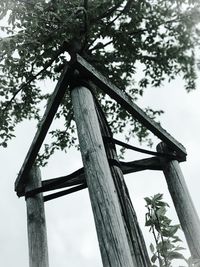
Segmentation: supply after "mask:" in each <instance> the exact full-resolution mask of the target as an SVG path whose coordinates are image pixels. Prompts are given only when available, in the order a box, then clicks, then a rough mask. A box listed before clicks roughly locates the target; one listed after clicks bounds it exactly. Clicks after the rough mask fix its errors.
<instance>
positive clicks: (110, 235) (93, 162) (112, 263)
mask: <svg viewBox="0 0 200 267" xmlns="http://www.w3.org/2000/svg"><path fill="white" fill-rule="evenodd" d="M71 96H72V104H73V108H74V114H75V121H76V125H77V130H78V137H79V143H80V150H81V154H82V159H83V164H84V168H85V175H86V180H87V185H88V189H89V194H90V200H91V205H92V208H93V214H94V219H95V224H96V229H97V235H98V240H99V245H100V251H101V256H102V261H103V266H104V267H125V266H126V267H134V266H135V267H136V265H135V264H134V263H133V261H132V257H131V251H130V247H129V244H128V240H127V236H126V232H125V228H124V225H123V219H122V214H121V211H120V205H119V200H118V197H117V192H116V188H115V186H114V182H113V179H112V175H111V172H110V167H109V164H108V161H107V157H106V152H105V149H104V144H103V140H102V137H101V132H100V128H99V123H98V118H97V114H96V111H95V105H94V101H93V97H92V94H91V92H90V90H89V89H87V88H86V87H83V86H77V87H75V88H74V89H72V92H71Z"/></svg>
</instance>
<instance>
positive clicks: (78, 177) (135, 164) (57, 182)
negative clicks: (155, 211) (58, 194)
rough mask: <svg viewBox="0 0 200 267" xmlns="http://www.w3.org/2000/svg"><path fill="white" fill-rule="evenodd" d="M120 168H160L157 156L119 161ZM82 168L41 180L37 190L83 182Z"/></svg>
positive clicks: (53, 188)
mask: <svg viewBox="0 0 200 267" xmlns="http://www.w3.org/2000/svg"><path fill="white" fill-rule="evenodd" d="M119 163H120V168H121V170H122V172H123V174H128V173H133V172H139V171H144V170H162V167H161V164H160V160H159V158H157V157H152V158H145V159H140V160H135V161H130V162H122V161H120V162H119ZM85 181H86V179H85V174H84V169H83V168H81V169H79V170H77V171H75V172H74V173H72V174H70V175H66V176H62V177H57V178H51V179H48V180H44V181H42V187H41V188H40V189H41V190H40V191H39V192H47V191H51V190H56V189H62V188H65V187H71V186H75V185H80V184H82V183H85Z"/></svg>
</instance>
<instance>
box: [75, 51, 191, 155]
mask: <svg viewBox="0 0 200 267" xmlns="http://www.w3.org/2000/svg"><path fill="white" fill-rule="evenodd" d="M74 64H75V67H76V68H77V69H78V70H79V71H80V72H81V74H82V73H83V74H84V76H85V77H87V78H88V79H91V80H92V81H93V82H94V83H95V84H96V85H97V86H98V87H99V88H100V89H101V90H102V91H104V92H105V93H106V94H108V95H109V96H110V97H111V98H113V99H114V100H116V101H117V102H118V103H120V104H121V106H122V107H123V108H125V109H126V110H127V111H128V112H129V113H130V114H131V115H133V116H134V118H135V119H137V120H138V121H139V122H140V123H141V124H142V125H144V126H145V127H146V128H147V129H148V130H150V131H151V132H152V133H153V134H155V135H156V136H157V137H159V138H160V139H161V140H162V141H163V142H165V143H166V144H167V145H168V146H169V147H170V148H171V149H172V150H174V151H175V152H177V153H178V156H180V157H181V158H182V159H184V160H185V159H186V155H187V152H186V149H185V148H184V146H183V145H182V144H181V143H179V142H178V141H177V140H176V139H174V138H173V137H172V136H171V135H170V134H169V133H168V132H167V131H166V130H164V129H163V128H162V127H161V126H160V125H159V124H158V123H156V122H155V121H154V120H152V119H151V118H150V117H149V116H148V115H147V114H146V113H145V112H144V111H143V110H142V109H141V108H139V107H138V106H137V105H136V104H135V103H133V101H132V100H131V97H130V96H129V95H127V94H126V93H125V92H123V91H122V90H120V89H119V88H118V87H116V86H115V85H114V84H112V83H111V82H110V80H109V79H108V78H106V77H105V76H103V75H102V74H101V73H100V72H98V71H97V70H96V69H95V68H94V67H93V66H92V65H90V64H89V63H88V62H87V61H86V60H85V59H83V58H82V57H81V56H80V55H78V54H77V55H76V57H75V58H74Z"/></svg>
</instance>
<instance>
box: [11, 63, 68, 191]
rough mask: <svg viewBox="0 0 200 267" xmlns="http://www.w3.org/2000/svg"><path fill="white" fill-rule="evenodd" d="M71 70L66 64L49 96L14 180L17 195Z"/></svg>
mask: <svg viewBox="0 0 200 267" xmlns="http://www.w3.org/2000/svg"><path fill="white" fill-rule="evenodd" d="M71 71H72V70H71V68H70V67H69V66H68V65H66V66H65V68H64V70H63V72H62V75H61V77H60V79H59V81H58V83H57V85H56V87H55V90H54V92H53V94H52V96H51V98H50V101H49V102H48V105H47V108H46V111H45V113H44V116H43V118H42V120H41V122H40V125H39V127H38V130H37V132H36V134H35V137H34V139H33V142H32V144H31V146H30V148H29V151H28V153H27V155H26V158H25V160H24V163H23V165H22V167H21V169H20V171H19V174H18V176H17V179H16V181H15V191H16V192H17V195H18V196H22V195H23V194H24V183H25V180H26V179H27V176H28V173H29V171H30V170H31V167H32V166H33V164H34V162H35V159H36V157H37V155H38V152H39V150H40V147H41V145H42V143H43V141H44V139H45V136H46V134H47V132H48V129H49V127H50V125H51V123H52V120H53V118H54V116H55V113H56V111H57V109H58V107H59V105H60V102H61V100H62V98H63V97H64V94H65V92H66V89H67V86H68V84H69V80H70V77H71Z"/></svg>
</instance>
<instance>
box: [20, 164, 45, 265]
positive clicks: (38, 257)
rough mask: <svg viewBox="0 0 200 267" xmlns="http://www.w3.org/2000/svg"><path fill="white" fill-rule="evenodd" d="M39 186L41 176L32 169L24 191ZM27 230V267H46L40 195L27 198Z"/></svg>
mask: <svg viewBox="0 0 200 267" xmlns="http://www.w3.org/2000/svg"><path fill="white" fill-rule="evenodd" d="M40 186H41V174H40V170H39V168H38V167H35V166H34V167H32V170H31V172H30V173H29V177H28V180H27V184H26V188H25V191H26V192H28V191H31V190H33V189H36V188H38V187H40ZM26 207H27V228H28V245H29V266H30V267H48V266H49V262H48V248H47V233H46V222H45V213H44V201H43V196H42V193H39V194H37V195H35V196H33V197H27V199H26Z"/></svg>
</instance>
